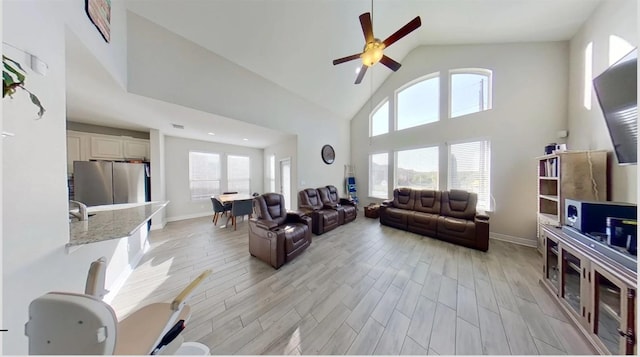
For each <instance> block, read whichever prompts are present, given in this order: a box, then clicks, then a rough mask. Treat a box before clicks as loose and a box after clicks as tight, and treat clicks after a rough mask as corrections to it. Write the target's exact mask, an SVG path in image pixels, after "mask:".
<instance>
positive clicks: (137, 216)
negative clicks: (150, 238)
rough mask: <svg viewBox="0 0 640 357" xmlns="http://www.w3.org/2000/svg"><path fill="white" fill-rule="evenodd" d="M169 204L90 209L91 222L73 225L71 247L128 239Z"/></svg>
mask: <svg viewBox="0 0 640 357" xmlns="http://www.w3.org/2000/svg"><path fill="white" fill-rule="evenodd" d="M168 203H169V201H156V202H144V203H125V204H116V205H104V206H94V207H88V208H87V212H88V213H89V215H92V216H90V217H89V220H87V221H75V220H74V221H72V222H70V223H69V243H67V244H66V246H67V247H71V246H77V245H82V244H88V243H96V242H102V241H105V240H110V239H118V238H124V237H128V236H130V235H132V234H133V233H135V232H136V231H137V230H138V229H140V227H142V226H143V225H144V224H145V223H146V222H147V221H148V220H149V219H151V217H152V216H153V215H154V214H156V213H158V212H159V211H160V210H161V209H163V208H164V207H165V206H166V205H167V204H168Z"/></svg>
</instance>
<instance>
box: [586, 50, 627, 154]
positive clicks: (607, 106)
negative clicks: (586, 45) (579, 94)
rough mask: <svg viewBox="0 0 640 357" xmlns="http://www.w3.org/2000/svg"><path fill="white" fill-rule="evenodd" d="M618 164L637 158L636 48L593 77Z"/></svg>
mask: <svg viewBox="0 0 640 357" xmlns="http://www.w3.org/2000/svg"><path fill="white" fill-rule="evenodd" d="M593 87H594V89H595V91H596V96H597V97H598V102H599V103H600V108H601V109H602V114H604V120H605V122H606V123H607V128H608V129H609V136H610V137H611V142H612V143H613V149H614V151H615V153H616V158H617V159H618V163H619V164H620V165H628V164H636V163H637V161H638V159H637V158H638V49H637V48H635V49H633V51H631V52H629V53H628V54H627V55H626V56H624V57H623V58H622V59H621V60H619V61H618V62H616V63H614V64H613V65H611V67H609V68H607V69H606V70H605V71H604V72H602V74H600V75H599V76H597V77H596V78H594V79H593Z"/></svg>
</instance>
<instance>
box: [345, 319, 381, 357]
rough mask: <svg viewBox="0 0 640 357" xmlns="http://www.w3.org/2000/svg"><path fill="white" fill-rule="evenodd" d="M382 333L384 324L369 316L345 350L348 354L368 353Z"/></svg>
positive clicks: (371, 350)
mask: <svg viewBox="0 0 640 357" xmlns="http://www.w3.org/2000/svg"><path fill="white" fill-rule="evenodd" d="M383 333H384V326H382V325H381V324H380V323H379V322H378V321H376V320H374V319H373V318H369V319H368V320H367V323H365V324H364V327H362V330H360V333H358V337H356V339H355V340H354V341H353V343H352V344H351V347H349V350H348V351H347V354H348V355H370V354H371V353H372V352H373V351H374V350H375V348H376V346H377V345H378V341H380V336H382V334H383Z"/></svg>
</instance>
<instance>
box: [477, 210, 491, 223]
mask: <svg viewBox="0 0 640 357" xmlns="http://www.w3.org/2000/svg"><path fill="white" fill-rule="evenodd" d="M478 220H480V221H487V222H489V216H488V215H487V214H486V213H484V212H478V213H477V214H476V221H478Z"/></svg>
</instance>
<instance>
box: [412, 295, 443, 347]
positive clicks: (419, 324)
mask: <svg viewBox="0 0 640 357" xmlns="http://www.w3.org/2000/svg"><path fill="white" fill-rule="evenodd" d="M436 304H437V303H436V302H434V301H431V300H429V299H427V298H426V297H424V296H421V297H420V299H419V300H418V304H417V306H416V309H415V311H414V313H413V316H412V318H411V324H410V325H409V330H408V331H407V336H408V337H411V338H412V339H413V341H415V342H416V343H418V344H419V345H420V346H422V348H424V349H427V348H428V347H429V338H430V337H431V328H432V327H433V319H434V317H435V314H436Z"/></svg>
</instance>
